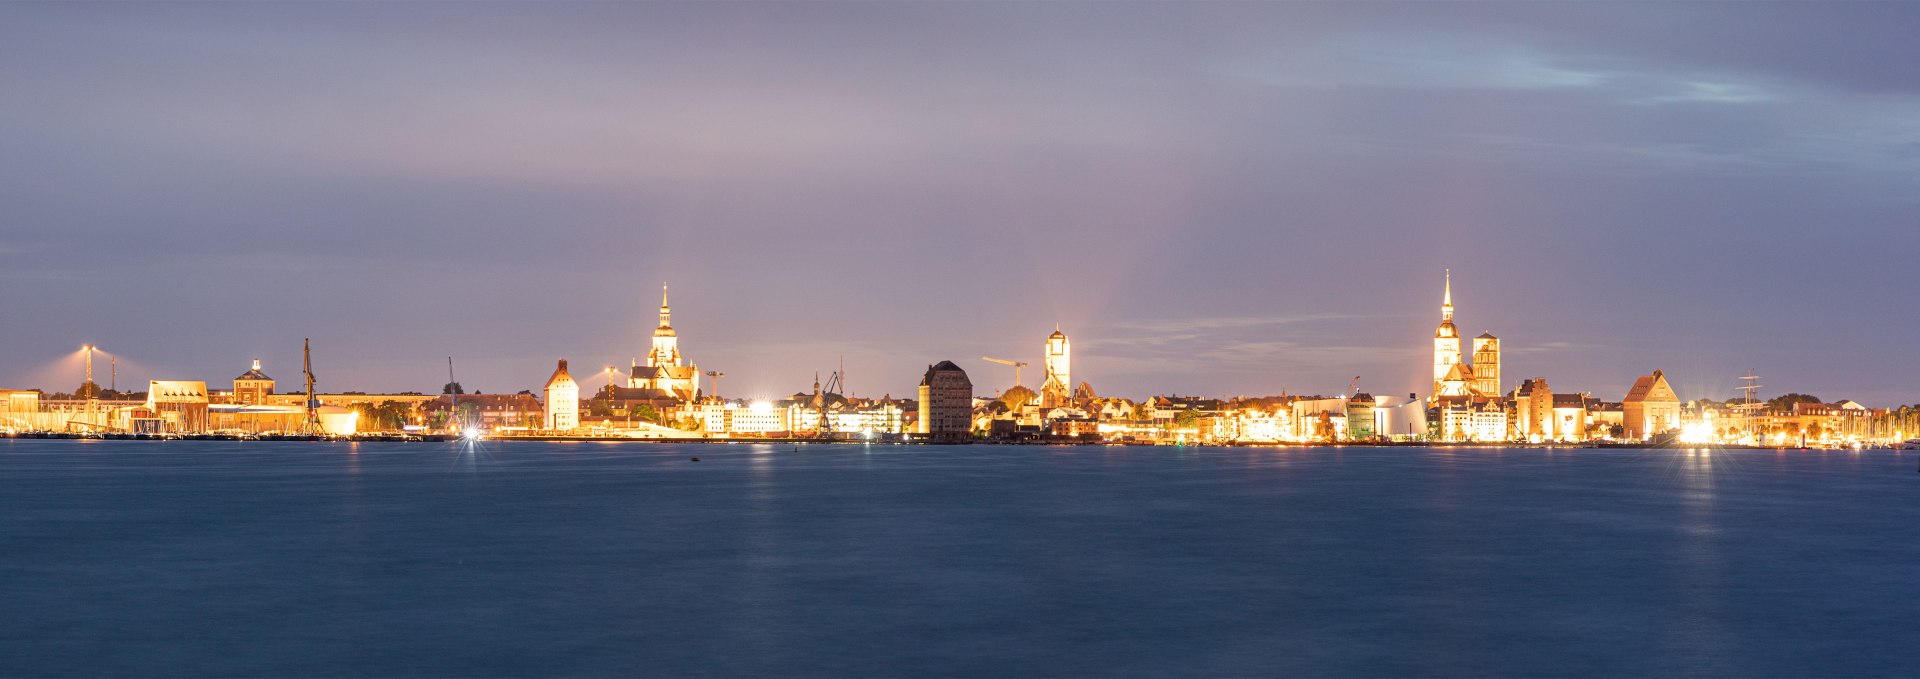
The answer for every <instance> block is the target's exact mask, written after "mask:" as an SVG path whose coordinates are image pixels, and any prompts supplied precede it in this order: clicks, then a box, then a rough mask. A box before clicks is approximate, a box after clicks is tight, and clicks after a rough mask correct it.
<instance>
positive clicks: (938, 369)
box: [920, 361, 967, 385]
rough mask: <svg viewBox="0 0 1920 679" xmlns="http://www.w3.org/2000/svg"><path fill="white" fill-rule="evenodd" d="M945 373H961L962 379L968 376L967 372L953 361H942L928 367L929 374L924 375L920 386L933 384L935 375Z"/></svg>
mask: <svg viewBox="0 0 1920 679" xmlns="http://www.w3.org/2000/svg"><path fill="white" fill-rule="evenodd" d="M943 372H957V373H960V375H961V376H962V377H964V376H966V374H967V371H965V370H961V369H960V366H957V365H954V364H953V361H941V362H939V363H935V364H933V365H930V366H927V374H925V375H922V376H921V377H920V384H922V385H931V384H932V383H933V374H934V373H943Z"/></svg>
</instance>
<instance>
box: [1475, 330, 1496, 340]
mask: <svg viewBox="0 0 1920 679" xmlns="http://www.w3.org/2000/svg"><path fill="white" fill-rule="evenodd" d="M1474 339H1490V340H1497V339H1500V338H1498V337H1494V336H1493V333H1490V332H1483V333H1480V336H1479V337H1475V338H1474Z"/></svg>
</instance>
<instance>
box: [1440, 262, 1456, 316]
mask: <svg viewBox="0 0 1920 679" xmlns="http://www.w3.org/2000/svg"><path fill="white" fill-rule="evenodd" d="M1440 320H1442V321H1451V320H1453V269H1447V292H1446V296H1445V297H1443V298H1441V301H1440Z"/></svg>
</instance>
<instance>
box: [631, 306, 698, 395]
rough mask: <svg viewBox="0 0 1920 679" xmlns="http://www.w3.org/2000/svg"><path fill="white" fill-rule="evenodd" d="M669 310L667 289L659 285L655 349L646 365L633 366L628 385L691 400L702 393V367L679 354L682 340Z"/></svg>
mask: <svg viewBox="0 0 1920 679" xmlns="http://www.w3.org/2000/svg"><path fill="white" fill-rule="evenodd" d="M671 315H672V312H671V310H670V309H669V308H668V307H667V286H665V285H661V286H660V326H659V327H657V328H654V330H653V348H652V349H651V350H649V351H648V352H647V362H646V364H645V365H638V364H636V365H634V366H633V367H632V370H631V373H630V374H629V376H628V379H627V386H628V387H629V388H633V389H642V390H645V391H644V392H642V393H644V394H653V395H658V396H663V397H668V398H674V399H679V400H682V401H691V400H694V398H695V397H697V396H698V395H699V392H700V368H699V366H695V365H689V364H687V363H686V357H684V356H681V355H680V337H679V336H678V335H677V334H675V333H674V331H673V323H672V322H671V320H670V317H671Z"/></svg>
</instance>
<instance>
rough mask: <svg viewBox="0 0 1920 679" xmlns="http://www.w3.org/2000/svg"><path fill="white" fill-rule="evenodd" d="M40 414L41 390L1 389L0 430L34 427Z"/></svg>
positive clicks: (20, 429)
mask: <svg viewBox="0 0 1920 679" xmlns="http://www.w3.org/2000/svg"><path fill="white" fill-rule="evenodd" d="M39 414H40V392H37V391H28V390H25V389H0V431H25V430H29V429H34V428H35V427H34V420H35V419H37V418H36V416H37V415H39Z"/></svg>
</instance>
